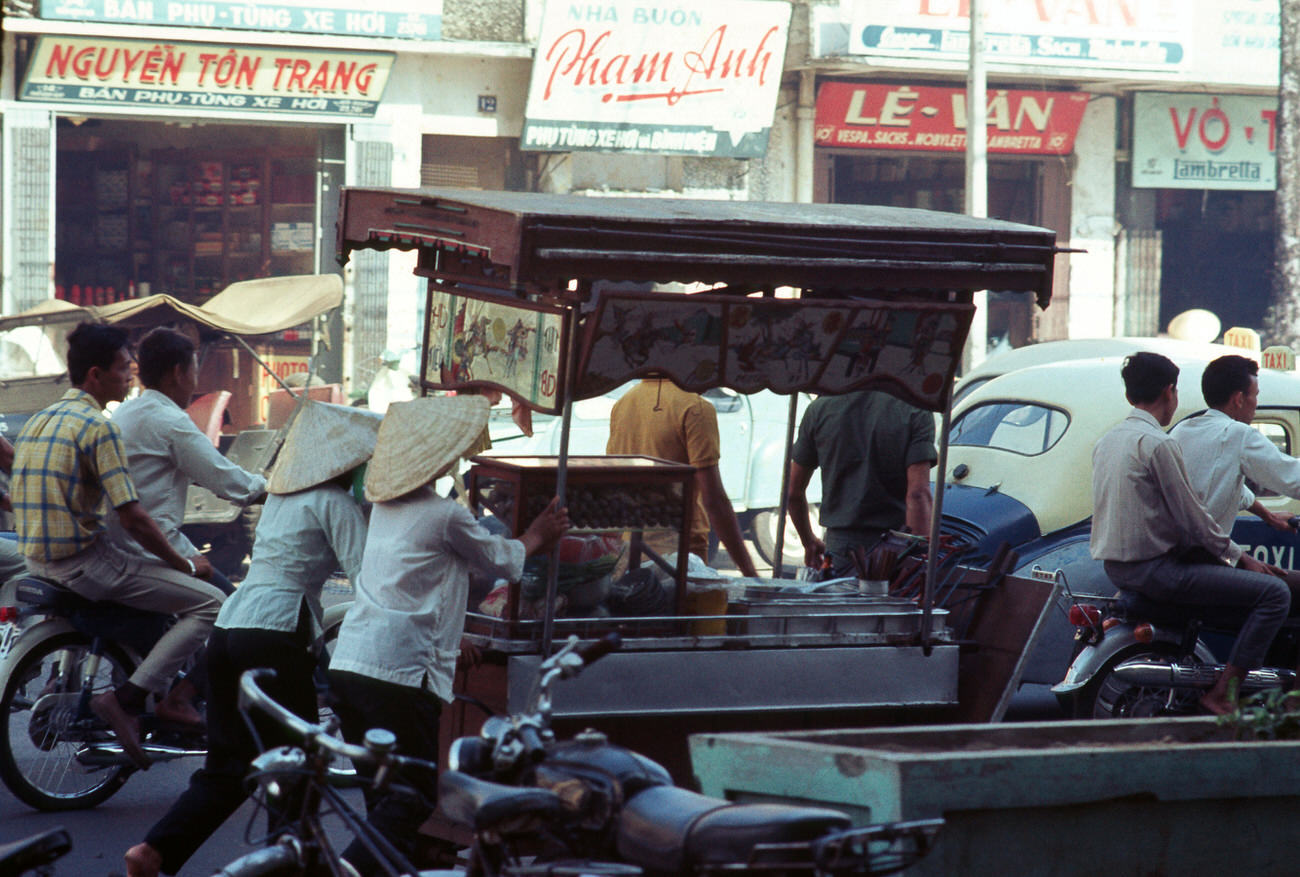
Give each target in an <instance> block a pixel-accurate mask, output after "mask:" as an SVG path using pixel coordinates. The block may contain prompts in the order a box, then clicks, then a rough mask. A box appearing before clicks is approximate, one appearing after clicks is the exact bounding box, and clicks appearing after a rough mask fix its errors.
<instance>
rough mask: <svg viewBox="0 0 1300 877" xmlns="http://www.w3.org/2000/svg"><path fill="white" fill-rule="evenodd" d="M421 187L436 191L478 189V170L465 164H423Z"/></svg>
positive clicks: (421, 167) (421, 168)
mask: <svg viewBox="0 0 1300 877" xmlns="http://www.w3.org/2000/svg"><path fill="white" fill-rule="evenodd" d="M420 185H421V186H422V187H425V188H436V189H446V188H455V189H478V188H481V187H480V185H479V178H478V168H476V167H471V166H468V165H463V164H422V165H420Z"/></svg>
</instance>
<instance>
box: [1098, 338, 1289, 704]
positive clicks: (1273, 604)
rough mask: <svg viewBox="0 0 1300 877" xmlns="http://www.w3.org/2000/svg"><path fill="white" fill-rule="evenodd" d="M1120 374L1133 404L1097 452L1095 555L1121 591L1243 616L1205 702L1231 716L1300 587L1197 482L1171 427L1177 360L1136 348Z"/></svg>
mask: <svg viewBox="0 0 1300 877" xmlns="http://www.w3.org/2000/svg"><path fill="white" fill-rule="evenodd" d="M1121 374H1122V375H1123V378H1124V391H1125V396H1126V397H1127V398H1128V401H1129V402H1130V403H1131V404H1132V405H1133V410H1132V411H1131V412H1130V413H1129V416H1128V417H1127V418H1125V419H1124V420H1123V421H1122V422H1120V423H1119V424H1118V425H1116V426H1115V427H1113V428H1112V429H1111V430H1110V431H1109V432H1107V433H1106V434H1105V435H1103V436H1102V437H1101V438H1100V439H1099V440H1098V442H1097V445H1096V447H1095V448H1094V449H1093V456H1092V462H1093V476H1092V495H1093V508H1094V510H1095V511H1094V517H1093V527H1092V536H1091V553H1092V556H1093V557H1094V558H1095V559H1097V560H1101V561H1103V562H1104V564H1105V570H1106V575H1108V576H1109V577H1110V579H1111V581H1112V582H1114V583H1115V585H1116V587H1118V588H1119V589H1120V590H1122V591H1133V592H1136V593H1139V594H1142V595H1144V596H1146V597H1148V598H1149V599H1152V600H1157V601H1162V602H1168V603H1178V604H1180V605H1183V606H1203V607H1205V608H1206V609H1207V610H1211V611H1214V612H1215V613H1216V614H1223V615H1232V614H1234V613H1235V614H1239V615H1240V616H1241V617H1243V619H1244V621H1243V623H1242V624H1241V628H1240V633H1239V634H1238V636H1237V640H1236V642H1235V643H1234V644H1233V647H1232V652H1231V654H1230V655H1229V657H1228V663H1227V665H1226V666H1225V667H1224V671H1223V673H1222V674H1221V675H1220V677H1219V679H1218V680H1217V681H1216V682H1215V684H1214V687H1213V688H1212V689H1210V691H1209V692H1207V693H1206V694H1205V695H1204V696H1203V697H1202V698H1201V700H1200V705H1201V706H1202V707H1203V708H1204V709H1206V710H1208V711H1209V712H1212V713H1215V714H1223V713H1226V712H1229V711H1230V710H1231V709H1232V706H1233V705H1232V699H1231V698H1230V696H1229V691H1230V685H1231V683H1232V682H1233V680H1241V679H1242V678H1244V677H1245V675H1246V672H1247V671H1248V670H1250V669H1253V668H1254V667H1257V666H1259V665H1260V664H1261V662H1262V661H1263V658H1264V654H1265V652H1266V651H1267V649H1268V646H1269V644H1270V643H1271V642H1272V641H1273V637H1274V636H1275V635H1276V633H1277V631H1278V629H1279V628H1280V627H1281V626H1282V623H1283V622H1284V621H1285V620H1286V616H1287V611H1288V610H1289V608H1290V605H1291V594H1290V591H1289V590H1288V589H1287V587H1286V585H1285V583H1283V582H1282V581H1281V580H1280V579H1279V578H1278V577H1276V576H1275V575H1272V574H1271V572H1270V570H1269V568H1268V567H1267V566H1265V565H1264V564H1262V563H1260V562H1259V561H1258V560H1256V559H1255V558H1254V557H1252V556H1251V555H1249V554H1247V553H1245V552H1243V550H1242V548H1241V546H1239V545H1237V544H1236V543H1234V542H1233V541H1232V539H1231V538H1230V537H1229V536H1228V534H1227V533H1226V532H1225V531H1224V530H1223V528H1222V527H1220V526H1219V525H1218V523H1216V522H1215V520H1214V518H1213V517H1211V515H1210V513H1209V512H1208V511H1206V509H1205V506H1204V505H1203V504H1202V502H1201V499H1200V497H1199V496H1197V494H1196V491H1195V490H1194V489H1193V488H1192V485H1191V483H1190V481H1189V479H1188V475H1187V468H1186V466H1185V464H1184V461H1183V455H1182V451H1181V448H1180V447H1179V445H1178V442H1177V441H1176V440H1175V439H1174V438H1172V437H1171V436H1169V435H1168V434H1166V433H1165V431H1164V427H1167V426H1168V425H1169V422H1170V420H1172V419H1173V414H1174V411H1175V410H1176V409H1177V407H1178V384H1177V381H1178V366H1176V365H1175V364H1174V363H1173V362H1172V361H1171V360H1169V359H1167V358H1166V357H1163V356H1160V355H1159V354H1156V353H1145V352H1144V353H1135V354H1133V355H1132V356H1129V357H1128V358H1126V359H1125V360H1124V366H1123V370H1122V372H1121Z"/></svg>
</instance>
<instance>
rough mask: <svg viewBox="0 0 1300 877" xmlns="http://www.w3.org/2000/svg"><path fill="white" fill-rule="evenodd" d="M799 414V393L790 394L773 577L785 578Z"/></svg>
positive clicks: (777, 506)
mask: <svg viewBox="0 0 1300 877" xmlns="http://www.w3.org/2000/svg"><path fill="white" fill-rule="evenodd" d="M798 415H799V393H798V391H796V392H794V393H791V394H790V416H789V417H788V418H787V419H786V424H785V457H784V458H783V459H782V463H781V496H780V497H778V498H777V504H776V510H777V517H776V548H774V549H773V550H772V578H774V579H782V578H785V563H784V562H783V560H784V558H785V516H786V515H788V514H789V513H790V498H789V494H790V454H791V451H792V449H793V447H794V422H795V420H796V418H797V417H798Z"/></svg>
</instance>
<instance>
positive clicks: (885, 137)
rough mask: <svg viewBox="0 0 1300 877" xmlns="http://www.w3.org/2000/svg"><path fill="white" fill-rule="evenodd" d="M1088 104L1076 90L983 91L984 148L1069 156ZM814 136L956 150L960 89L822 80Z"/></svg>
mask: <svg viewBox="0 0 1300 877" xmlns="http://www.w3.org/2000/svg"><path fill="white" fill-rule="evenodd" d="M1087 107H1088V95H1087V94H1085V93H1083V92H1073V91H1015V90H1009V89H989V91H988V129H989V131H988V149H989V152H1000V153H1018V154H1022V155H1069V154H1070V153H1071V152H1073V151H1074V138H1075V136H1076V135H1077V134H1078V132H1079V123H1080V122H1081V121H1082V120H1083V111H1084V110H1085V109H1087ZM816 137H817V145H818V146H826V147H852V148H855V149H907V150H925V151H929V152H961V151H962V150H964V149H965V148H966V92H965V91H964V90H962V89H958V88H939V87H935V86H930V85H885V84H859V83H851V82H828V83H826V84H824V85H823V86H822V87H821V89H820V90H819V91H818V93H817V122H816Z"/></svg>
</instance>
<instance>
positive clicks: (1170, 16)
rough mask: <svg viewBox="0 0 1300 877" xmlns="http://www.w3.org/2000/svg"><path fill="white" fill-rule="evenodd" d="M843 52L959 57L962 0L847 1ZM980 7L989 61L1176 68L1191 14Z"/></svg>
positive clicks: (1051, 4)
mask: <svg viewBox="0 0 1300 877" xmlns="http://www.w3.org/2000/svg"><path fill="white" fill-rule="evenodd" d="M845 5H846V6H848V7H850V9H851V11H850V16H849V54H851V55H883V56H889V57H896V58H919V59H925V60H930V61H933V60H946V59H951V60H956V61H961V62H962V63H965V61H966V59H967V57H968V56H969V53H970V6H971V4H970V2H969V0H853V2H852V3H851V4H849V3H846V4H845ZM980 5H981V6H982V7H983V8H984V10H985V11H984V50H985V56H986V58H987V59H988V60H989V62H990V63H997V62H1007V63H1014V64H1032V65H1034V66H1045V67H1056V68H1066V69H1073V70H1077V69H1080V68H1083V69H1094V68H1106V69H1115V70H1167V71H1171V72H1172V71H1177V70H1180V69H1182V66H1183V62H1184V59H1185V55H1186V53H1187V49H1188V46H1189V44H1190V42H1191V39H1192V29H1193V27H1194V21H1195V17H1194V16H1191V15H1187V14H1186V13H1187V0H1087V2H1075V0H1001V2H997V3H981V4H980Z"/></svg>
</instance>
